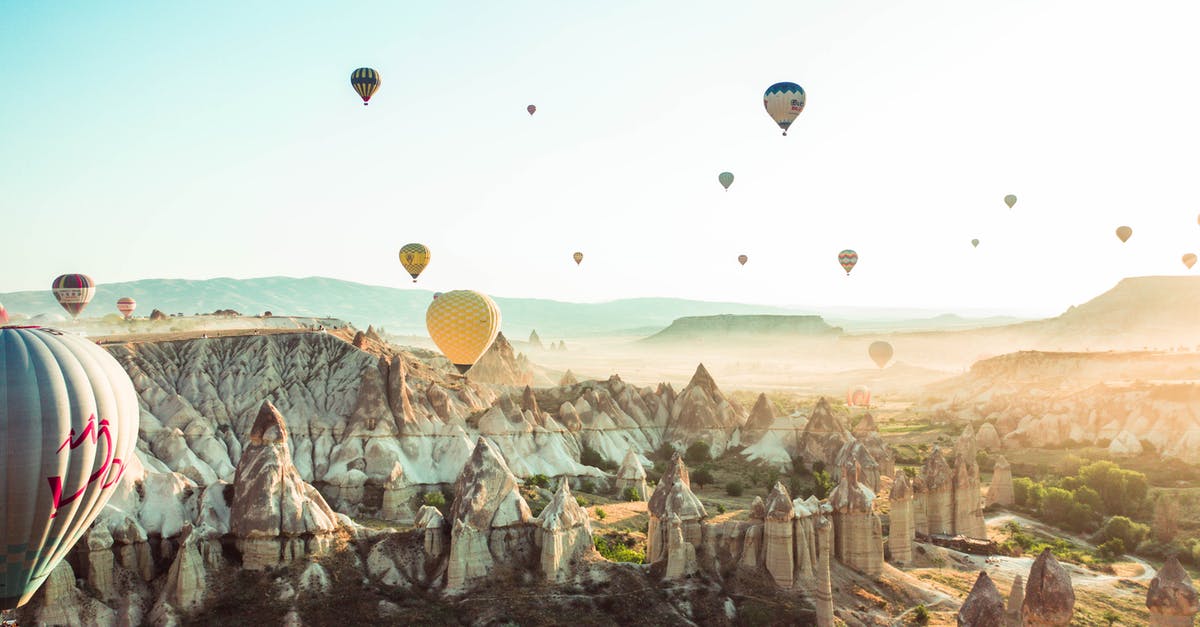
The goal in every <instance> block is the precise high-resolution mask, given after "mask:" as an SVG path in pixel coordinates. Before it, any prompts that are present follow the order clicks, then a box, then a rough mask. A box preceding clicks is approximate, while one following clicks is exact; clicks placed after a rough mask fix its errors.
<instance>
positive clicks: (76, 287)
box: [50, 274, 96, 318]
mask: <svg viewBox="0 0 1200 627" xmlns="http://www.w3.org/2000/svg"><path fill="white" fill-rule="evenodd" d="M50 288H51V289H52V290H53V291H54V298H56V299H58V304H60V305H62V308H63V309H66V310H67V313H69V314H71V317H72V318H78V317H79V313H80V312H81V311H83V308H84V307H87V305H88V303H90V302H92V297H93V296H95V295H96V282H95V281H93V280H92V277H90V276H88V275H86V274H64V275H62V276H60V277H58V278H57V279H54V283H52V284H51V285H50Z"/></svg>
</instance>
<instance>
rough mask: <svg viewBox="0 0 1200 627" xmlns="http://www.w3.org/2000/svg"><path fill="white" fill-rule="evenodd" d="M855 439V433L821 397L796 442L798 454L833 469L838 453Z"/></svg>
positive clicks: (802, 457) (806, 460)
mask: <svg viewBox="0 0 1200 627" xmlns="http://www.w3.org/2000/svg"><path fill="white" fill-rule="evenodd" d="M853 441H854V435H853V434H851V433H850V431H849V430H848V429H846V426H845V425H844V424H842V422H841V421H840V420H838V418H837V417H836V416H834V415H833V409H832V408H831V407H830V406H829V401H827V400H825V398H824V397H821V398H820V399H818V400H817V404H816V406H815V407H813V411H812V415H811V416H810V417H809V419H808V423H807V424H805V425H804V432H803V433H802V434H801V435H800V439H799V441H798V442H797V443H796V449H797V455H799V456H800V458H801V459H803V460H804V462H805V463H807V464H810V465H811V464H812V463H814V462H818V461H819V462H821V463H823V464H825V466H826V467H828V468H831V469H832V468H834V467H835V466H836V461H837V454H838V453H839V452H840V451H841V450H842V448H843V447H845V446H846V444H848V443H850V442H853Z"/></svg>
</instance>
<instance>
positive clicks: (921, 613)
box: [913, 603, 929, 625]
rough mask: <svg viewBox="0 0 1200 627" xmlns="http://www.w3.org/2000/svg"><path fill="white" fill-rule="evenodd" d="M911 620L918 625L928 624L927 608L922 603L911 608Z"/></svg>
mask: <svg viewBox="0 0 1200 627" xmlns="http://www.w3.org/2000/svg"><path fill="white" fill-rule="evenodd" d="M913 622H914V623H916V624H918V625H928V624H929V608H927V607H925V604H924V603H922V604H921V605H918V606H917V607H915V608H913Z"/></svg>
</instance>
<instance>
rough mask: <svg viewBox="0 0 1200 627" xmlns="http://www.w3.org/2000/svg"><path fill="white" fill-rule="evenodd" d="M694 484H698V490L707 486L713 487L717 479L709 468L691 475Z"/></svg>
mask: <svg viewBox="0 0 1200 627" xmlns="http://www.w3.org/2000/svg"><path fill="white" fill-rule="evenodd" d="M691 479H692V483H694V484H696V487H697V488H703V487H704V486H706V485H712V484H713V482H714V481H715V479H714V478H713V474H712V473H711V472H709V470H708V469H707V468H701V469H699V470H697V471H696V472H693V473H692V474H691Z"/></svg>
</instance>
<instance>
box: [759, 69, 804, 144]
mask: <svg viewBox="0 0 1200 627" xmlns="http://www.w3.org/2000/svg"><path fill="white" fill-rule="evenodd" d="M807 100H808V96H807V95H806V94H805V93H804V88H803V87H801V86H799V85H797V84H796V83H789V82H783V83H775V84H774V85H771V86H770V87H768V88H767V91H766V93H764V94H763V107H765V108H766V110H767V115H770V116H771V119H772V120H774V121H775V123H776V124H778V125H779V128H781V129H783V134H784V135H787V132H788V127H790V126H791V125H792V122H794V121H795V120H796V117H797V116H799V115H800V113H801V112H803V111H804V104H805V102H807Z"/></svg>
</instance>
